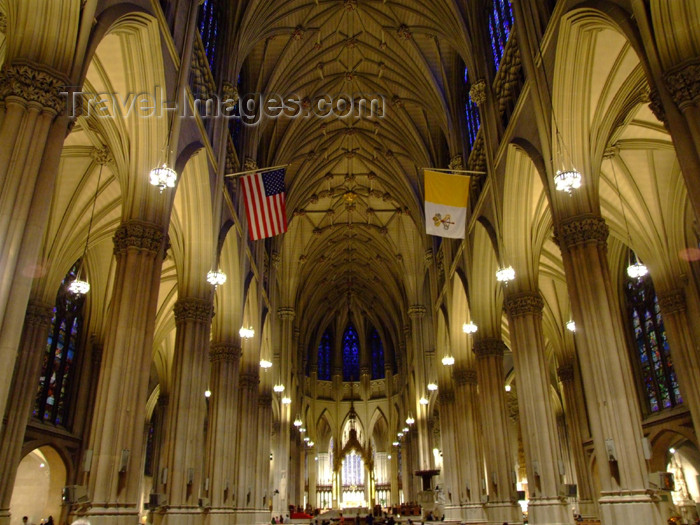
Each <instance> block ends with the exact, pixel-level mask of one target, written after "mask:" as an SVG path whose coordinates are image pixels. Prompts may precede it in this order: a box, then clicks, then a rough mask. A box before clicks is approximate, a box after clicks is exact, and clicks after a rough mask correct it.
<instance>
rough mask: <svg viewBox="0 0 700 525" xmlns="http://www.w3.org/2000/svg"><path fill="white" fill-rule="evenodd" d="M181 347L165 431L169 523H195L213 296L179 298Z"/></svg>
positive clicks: (178, 344)
mask: <svg viewBox="0 0 700 525" xmlns="http://www.w3.org/2000/svg"><path fill="white" fill-rule="evenodd" d="M173 311H174V313H175V326H176V329H177V331H176V334H175V351H174V355H173V365H172V386H171V390H170V403H169V405H168V421H167V432H166V437H165V458H166V461H165V465H166V467H167V469H168V475H167V480H166V481H167V483H165V487H166V490H165V493H166V495H167V511H166V520H165V521H166V523H169V524H174V525H185V524H187V523H194V522H195V520H196V518H197V515H198V514H199V513H200V508H199V501H198V500H199V498H200V497H201V496H202V491H203V488H204V477H205V476H204V473H205V464H204V421H205V417H206V412H207V404H206V403H207V402H206V398H205V396H204V391H205V390H206V389H207V382H208V377H209V370H208V365H209V362H208V354H209V333H210V330H211V319H212V316H213V313H214V308H213V305H212V301H211V298H208V299H202V298H199V297H183V298H181V299H179V300H178V301H177V303H175V308H174V309H173Z"/></svg>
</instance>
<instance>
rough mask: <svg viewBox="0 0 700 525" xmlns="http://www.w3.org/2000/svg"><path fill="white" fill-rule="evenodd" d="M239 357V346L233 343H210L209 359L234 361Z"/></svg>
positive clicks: (213, 361) (213, 360) (212, 360)
mask: <svg viewBox="0 0 700 525" xmlns="http://www.w3.org/2000/svg"><path fill="white" fill-rule="evenodd" d="M240 358H241V347H240V345H237V344H234V343H211V345H210V346H209V361H211V362H212V363H215V362H226V363H235V362H236V361H238V360H239V359H240Z"/></svg>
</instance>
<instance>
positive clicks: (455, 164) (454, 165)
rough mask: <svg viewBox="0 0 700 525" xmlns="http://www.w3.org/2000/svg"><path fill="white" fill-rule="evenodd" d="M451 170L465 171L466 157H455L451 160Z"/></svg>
mask: <svg viewBox="0 0 700 525" xmlns="http://www.w3.org/2000/svg"><path fill="white" fill-rule="evenodd" d="M449 168H450V169H451V170H463V169H464V157H462V155H455V156H454V157H452V158H451V159H450V166H449Z"/></svg>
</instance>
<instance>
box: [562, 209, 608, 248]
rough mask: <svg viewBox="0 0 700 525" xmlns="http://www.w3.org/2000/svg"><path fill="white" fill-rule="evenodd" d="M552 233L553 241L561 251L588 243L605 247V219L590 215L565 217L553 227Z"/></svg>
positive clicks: (606, 229)
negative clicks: (553, 232) (553, 235)
mask: <svg viewBox="0 0 700 525" xmlns="http://www.w3.org/2000/svg"><path fill="white" fill-rule="evenodd" d="M554 231H555V237H554V240H555V242H556V243H557V244H558V245H559V246H560V247H561V248H563V249H569V248H573V247H575V246H579V245H581V244H588V243H595V244H598V245H601V246H605V244H606V242H607V240H608V225H607V224H605V219H603V218H602V217H599V216H597V215H592V214H584V215H576V216H574V217H567V218H565V219H563V220H561V221H560V222H559V224H557V225H555V228H554Z"/></svg>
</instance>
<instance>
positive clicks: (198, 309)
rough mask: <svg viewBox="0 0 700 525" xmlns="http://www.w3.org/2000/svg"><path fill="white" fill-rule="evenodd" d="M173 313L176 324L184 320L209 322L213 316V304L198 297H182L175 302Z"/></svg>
mask: <svg viewBox="0 0 700 525" xmlns="http://www.w3.org/2000/svg"><path fill="white" fill-rule="evenodd" d="M173 313H174V314H175V324H176V325H179V324H181V323H184V322H186V321H195V322H200V323H210V322H211V318H212V317H213V316H214V305H213V304H212V303H211V301H207V300H205V299H200V298H198V297H183V298H182V299H179V300H178V301H177V302H176V303H175V306H174V307H173Z"/></svg>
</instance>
